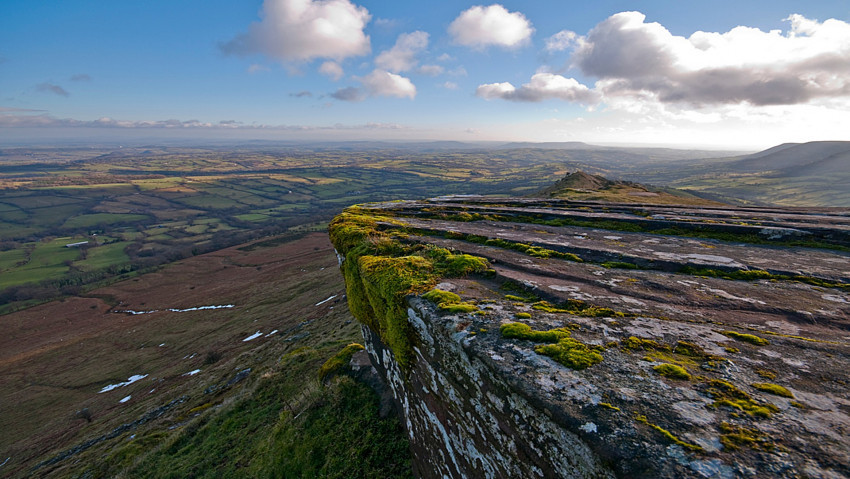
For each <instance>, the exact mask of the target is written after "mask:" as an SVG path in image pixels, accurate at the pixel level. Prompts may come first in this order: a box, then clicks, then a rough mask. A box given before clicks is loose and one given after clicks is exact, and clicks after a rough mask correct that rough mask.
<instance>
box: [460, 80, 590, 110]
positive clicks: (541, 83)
mask: <svg viewBox="0 0 850 479" xmlns="http://www.w3.org/2000/svg"><path fill="white" fill-rule="evenodd" d="M475 94H476V95H477V96H480V97H481V98H484V99H486V100H491V99H495V98H500V99H502V100H514V101H541V100H548V99H551V98H557V99H560V100H566V101H573V102H581V103H595V102H596V101H598V98H597V94H596V93H595V92H593V91H592V90H591V89H589V88H588V87H586V86H584V85H582V84H581V83H579V82H578V81H576V80H575V79H574V78H565V77H563V76H561V75H555V74H554V73H536V74H534V76H532V77H531V81H530V82H528V83H526V84H524V85H522V86H521V87H519V88H516V87H514V86H513V85H512V84H511V83H507V82H506V83H490V84H486V85H481V86H479V87H478V88H477V89H476V90H475Z"/></svg>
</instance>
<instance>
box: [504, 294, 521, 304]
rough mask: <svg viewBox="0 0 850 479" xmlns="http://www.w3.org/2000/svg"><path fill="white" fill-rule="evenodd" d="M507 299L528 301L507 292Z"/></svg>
mask: <svg viewBox="0 0 850 479" xmlns="http://www.w3.org/2000/svg"><path fill="white" fill-rule="evenodd" d="M505 299H507V300H508V301H519V302H520V303H524V302H525V301H526V299H525V298H523V297H520V296H516V295H513V294H506V295H505Z"/></svg>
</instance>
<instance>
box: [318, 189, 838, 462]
mask: <svg viewBox="0 0 850 479" xmlns="http://www.w3.org/2000/svg"><path fill="white" fill-rule="evenodd" d="M330 235H331V240H332V242H333V243H334V245H335V247H336V249H337V251H338V253H339V254H340V260H341V265H340V267H341V269H342V272H343V274H344V276H345V280H346V288H347V297H348V303H349V307H350V309H351V312H352V313H353V314H354V315H355V317H356V318H357V319H358V320H359V321H360V322H361V323H362V325H363V326H362V330H363V335H364V340H365V344H366V348H367V350H368V352H369V354H370V357H371V360H372V363H373V365H374V367H375V368H376V369H377V370H378V372H379V373H381V375H382V376H383V377H384V379H385V380H386V382H387V384H388V385H389V387H390V389H391V391H392V394H393V396H394V399H395V401H396V404H397V407H398V409H399V411H401V413H402V414H403V418H402V420H403V422H404V423H405V425H406V429H407V432H408V435H409V437H410V441H411V447H412V449H413V453H414V472H415V473H416V474H417V475H418V476H420V477H670V478H673V477H677V478H678V477H722V478H725V477H730V478H731V477H845V476H847V475H850V466H848V463H847V457H848V453H850V434H848V432H850V394H848V391H847V384H848V380H850V377H848V370H850V253H848V251H850V213H848V212H847V211H844V210H836V209H779V208H734V207H725V206H724V207H704V208H695V207H690V206H675V205H641V204H611V203H595V202H587V201H584V202H582V201H567V200H557V199H550V200H534V199H493V198H479V197H444V198H435V199H432V200H428V201H412V202H392V203H381V204H370V205H364V206H355V207H351V208H348V209H347V210H346V211H345V212H343V213H342V214H341V215H339V216H338V217H337V218H336V219H335V220H334V221H333V222H332V223H331V226H330Z"/></svg>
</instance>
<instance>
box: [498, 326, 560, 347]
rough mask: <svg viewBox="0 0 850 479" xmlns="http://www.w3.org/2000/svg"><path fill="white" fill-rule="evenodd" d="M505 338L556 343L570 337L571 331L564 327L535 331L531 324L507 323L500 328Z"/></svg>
mask: <svg viewBox="0 0 850 479" xmlns="http://www.w3.org/2000/svg"><path fill="white" fill-rule="evenodd" d="M499 332H500V333H502V337H503V338H508V339H527V340H529V341H534V342H536V343H555V342H558V341H559V340H561V339H562V338H568V337H570V332H569V331H568V330H566V329H563V328H557V329H550V330H549V331H534V330H532V329H531V326H529V325H527V324H524V323H506V324H503V325H502V326H501V327H500V328H499Z"/></svg>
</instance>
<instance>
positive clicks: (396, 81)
mask: <svg viewBox="0 0 850 479" xmlns="http://www.w3.org/2000/svg"><path fill="white" fill-rule="evenodd" d="M360 83H362V84H363V87H364V88H365V89H366V91H367V92H369V95H371V96H391V97H396V98H405V97H406V98H410V99H413V98H414V97H416V86H415V85H413V82H411V81H410V79H409V78H405V77H403V76H401V75H396V74H395V73H390V72H388V71H386V70H378V69H376V70H374V71H373V72H372V73H370V74H368V75H366V76H365V77H363V78H361V79H360Z"/></svg>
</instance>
